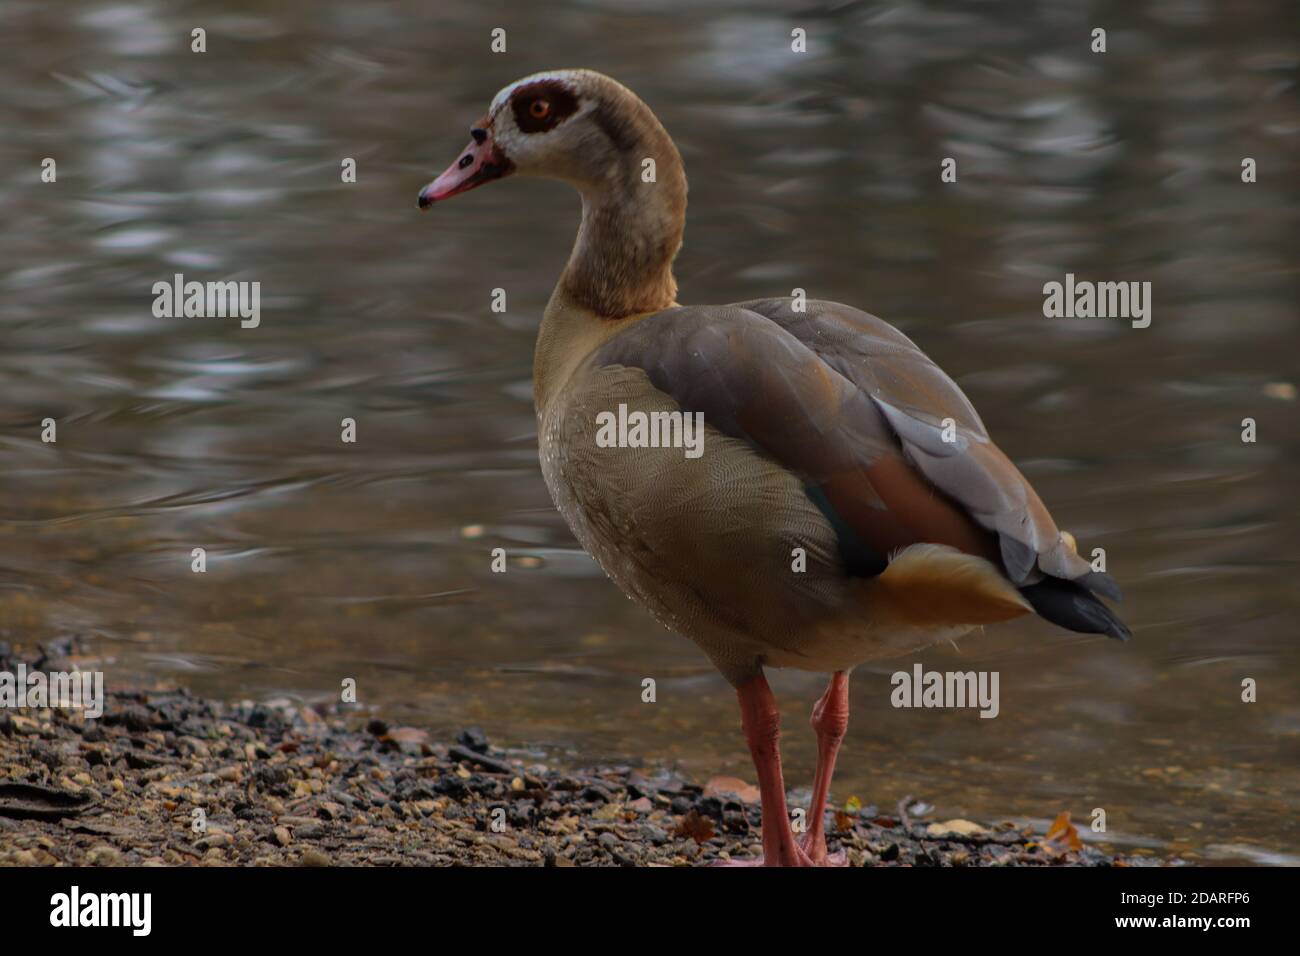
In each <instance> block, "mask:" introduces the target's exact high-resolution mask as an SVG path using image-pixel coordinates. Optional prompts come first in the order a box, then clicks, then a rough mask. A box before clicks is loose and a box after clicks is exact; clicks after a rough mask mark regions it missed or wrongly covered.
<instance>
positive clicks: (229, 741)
mask: <svg viewBox="0 0 1300 956" xmlns="http://www.w3.org/2000/svg"><path fill="white" fill-rule="evenodd" d="M67 653H69V650H68V647H67V646H63V647H54V646H53V645H46V646H45V647H44V648H42V653H41V656H40V657H39V658H37V659H36V660H35V662H34V664H33V662H32V661H31V660H30V659H29V660H28V661H27V663H28V666H29V667H32V666H35V665H39V666H40V667H43V668H46V669H51V670H56V669H66V668H60V667H59V660H58V658H60V657H62V656H64V655H65V654H67ZM18 660H19V658H18V657H17V656H14V655H13V654H11V653H10V652H9V651H8V649H7V648H5V647H4V646H3V645H0V671H9V672H14V670H15V666H16V663H17V661H18ZM731 783H732V785H731V786H730V787H728V785H727V784H726V783H724V782H722V781H718V780H715V781H713V782H712V783H711V785H704V784H700V783H696V782H692V781H688V780H684V779H682V778H680V777H678V776H676V775H673V774H671V773H668V772H666V771H663V772H658V773H653V774H646V773H644V772H641V771H638V770H637V769H634V768H631V767H626V766H611V767H598V768H591V769H588V770H584V771H580V772H575V771H572V770H565V769H558V768H553V767H550V766H547V765H544V764H538V763H525V762H521V761H518V760H515V759H511V758H509V757H507V756H505V755H503V754H502V753H501V752H500V751H498V750H496V749H495V748H493V747H492V746H491V745H490V743H489V741H488V740H487V739H486V738H485V737H484V735H483V734H482V733H481V732H480V731H478V730H476V729H473V728H470V729H467V730H465V731H464V732H462V733H461V735H460V737H459V739H458V740H457V741H455V742H451V743H440V742H436V741H431V740H429V739H428V736H427V734H425V733H424V732H423V731H420V730H418V729H415V728H409V727H389V726H388V725H387V724H385V723H384V722H383V721H381V720H377V719H374V718H372V717H368V716H367V715H365V714H362V713H357V712H354V711H350V709H349V708H345V707H343V706H341V705H340V706H339V707H338V708H335V709H330V710H326V711H322V710H321V709H319V708H316V707H298V706H294V705H292V704H290V703H287V702H280V703H254V702H249V701H244V702H233V703H230V702H224V701H214V700H206V699H202V698H198V697H195V696H193V695H192V694H190V693H189V692H188V691H186V690H184V689H176V690H134V691H122V692H112V691H109V692H108V693H107V694H106V701H105V705H104V713H103V715H102V717H100V718H99V719H97V720H88V719H86V718H85V716H84V714H83V712H82V711H80V710H75V709H41V710H36V709H21V710H17V709H0V865H6V866H52V865H71V866H85V865H108V866H139V865H145V866H150V865H152V866H169V865H174V866H189V865H215V866H226V865H235V866H285V865H289V866H456V865H459V866H687V865H707V864H709V863H712V862H716V861H719V860H725V859H728V858H743V857H750V856H754V855H757V854H758V852H759V826H758V824H759V809H758V804H757V798H756V794H755V793H753V792H752V788H749V787H747V786H744V785H743V783H742V782H741V781H733V782H731ZM914 815H915V814H914ZM827 825H828V828H829V829H828V837H829V843H830V846H831V849H832V851H834V850H836V849H842V850H843V851H844V852H845V854H846V856H847V858H848V861H849V863H850V864H851V865H855V866H1041V865H1084V866H1112V865H1118V866H1130V865H1151V864H1152V863H1155V862H1158V861H1154V860H1152V859H1150V858H1145V857H1144V858H1137V859H1123V858H1118V857H1114V856H1109V855H1107V854H1105V853H1102V852H1101V851H1100V850H1098V849H1096V848H1095V847H1090V846H1080V845H1079V843H1078V842H1077V840H1076V839H1073V830H1072V828H1070V827H1068V826H1067V827H1065V828H1064V830H1060V828H1059V827H1058V830H1059V831H1060V832H1054V833H1053V834H1052V836H1051V838H1050V839H1049V838H1047V837H1046V836H1045V835H1044V834H1035V833H1032V832H1030V831H1029V830H1027V829H1024V828H1018V827H1016V826H1014V825H1012V824H1010V823H1004V824H998V825H992V826H981V825H978V824H975V823H971V822H970V821H965V820H953V821H943V822H932V821H928V820H918V819H910V818H908V814H907V813H906V811H905V810H902V809H901V808H900V809H899V810H893V809H891V810H889V811H885V812H882V811H880V810H878V809H877V808H875V807H861V808H859V807H848V808H845V807H839V808H835V811H834V812H828V824H827Z"/></svg>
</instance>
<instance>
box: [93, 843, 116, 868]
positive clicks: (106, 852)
mask: <svg viewBox="0 0 1300 956" xmlns="http://www.w3.org/2000/svg"><path fill="white" fill-rule="evenodd" d="M121 862H122V853H121V851H119V850H118V849H117V848H116V847H111V846H109V845H107V844H104V843H101V844H100V845H99V846H97V847H92V848H91V850H90V852H89V853H87V854H86V865H87V866H118V865H120V864H121Z"/></svg>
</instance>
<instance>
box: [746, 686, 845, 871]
mask: <svg viewBox="0 0 1300 956" xmlns="http://www.w3.org/2000/svg"><path fill="white" fill-rule="evenodd" d="M809 723H811V724H812V729H813V731H814V732H815V733H816V734H817V774H816V776H815V777H814V778H813V801H812V812H811V814H810V818H809V821H808V833H807V835H806V836H805V837H804V841H803V846H802V849H803V850H804V851H805V852H806V853H807V854H808V856H809V858H810V859H811V860H812V861H813V863H814V864H816V865H819V866H828V865H832V866H833V865H842V864H843V863H844V862H846V859H845V858H844V854H841V853H837V854H835V855H834V856H830V855H829V854H828V853H827V852H826V797H827V796H828V795H829V794H830V790H831V775H832V774H834V773H835V755H836V754H837V753H838V752H839V749H840V741H842V740H843V739H844V734H845V732H846V731H847V730H848V729H849V675H848V672H846V671H836V672H835V673H834V674H832V675H831V682H830V684H829V685H827V687H826V692H825V693H824V694H822V696H821V699H820V700H818V701H817V703H816V704H815V705H814V706H813V712H812V719H811V720H810V721H809ZM765 813H766V808H765Z"/></svg>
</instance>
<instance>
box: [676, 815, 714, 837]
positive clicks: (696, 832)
mask: <svg viewBox="0 0 1300 956" xmlns="http://www.w3.org/2000/svg"><path fill="white" fill-rule="evenodd" d="M673 836H676V837H690V838H691V839H692V840H694V841H695V842H696V843H699V844H705V843H708V842H709V841H710V840H712V839H713V821H712V820H710V819H709V818H708V817H706V816H701V815H700V813H699V811H698V810H691V812H690V813H688V814H686V816H684V817H682V818H681V820H680V821H679V822H678V824H677V829H676V830H674V831H673Z"/></svg>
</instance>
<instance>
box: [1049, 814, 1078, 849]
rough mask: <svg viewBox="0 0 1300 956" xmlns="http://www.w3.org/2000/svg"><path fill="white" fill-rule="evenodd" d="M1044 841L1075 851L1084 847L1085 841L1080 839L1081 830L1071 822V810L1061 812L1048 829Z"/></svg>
mask: <svg viewBox="0 0 1300 956" xmlns="http://www.w3.org/2000/svg"><path fill="white" fill-rule="evenodd" d="M1043 842H1045V843H1051V844H1053V845H1054V846H1055V848H1056V849H1058V850H1062V851H1063V850H1070V851H1073V852H1075V853H1077V852H1078V851H1080V850H1082V849H1083V841H1082V840H1080V839H1079V831H1078V830H1076V829H1075V828H1074V824H1073V823H1071V822H1070V811H1068V810H1066V811H1065V812H1064V813H1061V814H1060V815H1059V816H1058V817H1057V818H1056V822H1055V823H1053V824H1052V825H1051V827H1049V828H1048V830H1047V836H1046V837H1044V838H1043Z"/></svg>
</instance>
